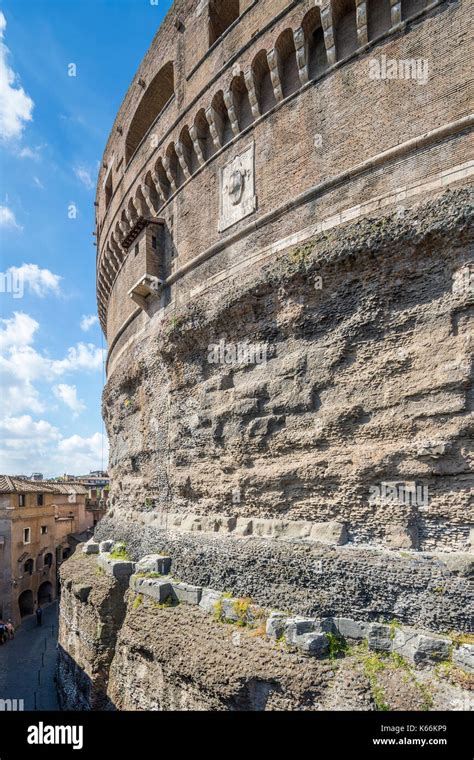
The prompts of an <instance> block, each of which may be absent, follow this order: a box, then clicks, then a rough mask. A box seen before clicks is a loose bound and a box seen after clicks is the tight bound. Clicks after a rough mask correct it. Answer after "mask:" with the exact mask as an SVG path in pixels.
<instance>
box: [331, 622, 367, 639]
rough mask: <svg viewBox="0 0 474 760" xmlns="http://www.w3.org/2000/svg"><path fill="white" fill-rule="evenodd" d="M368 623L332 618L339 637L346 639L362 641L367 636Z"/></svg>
mask: <svg viewBox="0 0 474 760" xmlns="http://www.w3.org/2000/svg"><path fill="white" fill-rule="evenodd" d="M369 625H370V623H365V622H364V621H361V620H351V618H342V617H339V618H334V627H335V629H336V631H337V633H339V635H340V636H343V637H344V638H348V639H356V640H360V639H364V638H365V637H366V636H367V632H368V630H369Z"/></svg>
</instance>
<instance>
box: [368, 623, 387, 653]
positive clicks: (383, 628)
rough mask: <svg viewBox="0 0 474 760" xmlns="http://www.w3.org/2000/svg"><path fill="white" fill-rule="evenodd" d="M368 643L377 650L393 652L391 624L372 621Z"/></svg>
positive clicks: (370, 647)
mask: <svg viewBox="0 0 474 760" xmlns="http://www.w3.org/2000/svg"><path fill="white" fill-rule="evenodd" d="M367 643H368V645H369V649H373V650H374V651H376V652H391V650H392V636H391V629H390V626H389V625H384V624H383V623H370V625H369V628H368V631H367Z"/></svg>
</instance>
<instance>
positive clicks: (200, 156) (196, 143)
mask: <svg viewBox="0 0 474 760" xmlns="http://www.w3.org/2000/svg"><path fill="white" fill-rule="evenodd" d="M189 136H190V138H191V140H192V141H193V147H194V152H195V153H196V156H197V160H198V161H199V166H202V165H203V164H205V163H206V159H205V158H204V153H203V152H202V148H201V142H200V140H199V136H198V132H197V127H196V125H195V124H193V126H192V127H190V129H189Z"/></svg>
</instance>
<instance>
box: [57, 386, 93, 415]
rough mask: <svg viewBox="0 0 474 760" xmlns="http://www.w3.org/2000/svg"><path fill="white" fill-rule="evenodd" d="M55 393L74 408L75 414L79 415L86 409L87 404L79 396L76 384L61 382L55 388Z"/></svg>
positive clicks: (64, 402)
mask: <svg viewBox="0 0 474 760" xmlns="http://www.w3.org/2000/svg"><path fill="white" fill-rule="evenodd" d="M53 392H54V395H55V396H56V398H58V399H60V401H62V402H63V404H66V406H68V407H69V409H72V411H73V413H74V416H75V417H77V416H78V415H79V414H80V413H81V412H83V411H84V409H85V408H86V405H85V404H84V402H83V401H81V400H80V399H78V398H77V388H76V386H75V385H66V383H60V384H59V385H55V386H54V388H53Z"/></svg>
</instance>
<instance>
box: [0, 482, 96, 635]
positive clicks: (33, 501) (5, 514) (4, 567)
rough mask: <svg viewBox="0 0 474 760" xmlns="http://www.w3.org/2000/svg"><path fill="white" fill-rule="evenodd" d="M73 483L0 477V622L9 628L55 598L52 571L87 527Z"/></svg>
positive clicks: (80, 490) (88, 518) (82, 498)
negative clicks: (6, 620)
mask: <svg viewBox="0 0 474 760" xmlns="http://www.w3.org/2000/svg"><path fill="white" fill-rule="evenodd" d="M87 493H88V492H87V489H86V488H85V487H84V486H83V485H81V484H79V483H55V482H53V481H32V480H23V479H20V478H15V477H9V476H7V475H1V476H0V618H4V619H8V618H11V619H12V620H13V622H14V624H16V625H17V624H18V623H19V622H21V619H22V618H23V617H25V616H27V615H31V614H32V613H33V612H34V610H35V609H36V605H37V604H41V605H43V604H47V603H49V602H51V601H53V600H54V599H55V598H56V593H57V583H56V574H57V568H58V566H59V565H60V564H61V562H62V561H63V559H66V558H67V557H68V556H69V555H70V554H71V552H72V551H73V549H74V547H75V545H76V543H77V541H75V540H74V536H75V535H77V534H83V535H85V534H86V532H87V531H88V530H89V529H90V528H91V527H92V525H93V516H92V512H90V511H87V510H86V496H87Z"/></svg>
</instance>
